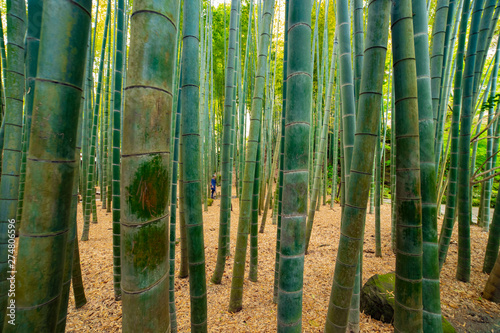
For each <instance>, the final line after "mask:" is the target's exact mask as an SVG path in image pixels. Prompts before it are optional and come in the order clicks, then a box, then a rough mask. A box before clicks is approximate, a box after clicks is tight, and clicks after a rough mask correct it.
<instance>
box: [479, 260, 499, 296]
mask: <svg viewBox="0 0 500 333" xmlns="http://www.w3.org/2000/svg"><path fill="white" fill-rule="evenodd" d="M483 297H484V299H487V300H490V301H492V302H495V303H500V256H498V257H497V260H496V263H495V266H494V267H493V269H492V270H491V274H490V277H489V278H488V281H487V282H486V285H485V286H484V291H483Z"/></svg>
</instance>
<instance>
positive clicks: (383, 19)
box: [325, 0, 391, 332]
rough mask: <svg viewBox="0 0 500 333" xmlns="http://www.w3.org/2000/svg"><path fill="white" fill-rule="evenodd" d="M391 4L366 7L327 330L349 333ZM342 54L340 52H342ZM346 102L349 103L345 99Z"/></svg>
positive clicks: (379, 1) (380, 1)
mask: <svg viewBox="0 0 500 333" xmlns="http://www.w3.org/2000/svg"><path fill="white" fill-rule="evenodd" d="M390 4H391V2H390V1H389V0H374V1H371V2H370V3H369V5H368V20H367V28H366V39H365V53H364V61H363V71H362V76H361V86H360V94H359V104H358V116H357V123H356V128H357V130H356V131H357V134H356V137H355V141H354V151H355V152H359V153H356V154H354V155H353V157H354V158H353V160H352V162H353V163H352V165H351V171H352V173H351V176H352V179H351V181H350V182H349V183H347V186H348V187H349V188H348V190H347V191H346V192H347V196H346V198H345V207H344V209H343V217H342V221H343V223H342V226H341V235H340V243H339V251H338V254H337V259H336V261H335V273H334V276H333V280H334V281H333V285H332V289H331V293H330V301H329V306H328V314H327V318H326V323H325V332H345V331H346V329H347V324H348V317H349V310H350V307H351V298H352V294H353V289H354V282H355V275H356V268H357V266H358V262H359V255H360V254H359V251H360V243H361V242H362V241H363V229H364V221H365V216H366V206H367V203H368V198H369V190H370V185H371V179H372V170H373V160H374V155H375V145H376V142H377V131H378V130H377V127H378V126H379V123H380V105H381V102H382V88H383V83H384V67H385V58H386V53H387V40H388V35H389V14H390ZM339 52H340V50H339ZM342 103H345V101H344V100H342Z"/></svg>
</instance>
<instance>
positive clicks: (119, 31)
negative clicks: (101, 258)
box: [110, 0, 126, 300]
mask: <svg viewBox="0 0 500 333" xmlns="http://www.w3.org/2000/svg"><path fill="white" fill-rule="evenodd" d="M116 5H117V6H116V11H115V13H116V25H115V50H114V56H113V61H114V66H113V78H112V82H113V85H112V87H113V91H112V93H111V101H112V102H111V103H110V104H111V105H112V108H113V112H112V115H111V123H112V126H113V129H112V135H111V141H112V159H113V160H112V165H111V176H112V180H111V192H112V202H111V203H112V205H113V211H112V216H113V289H114V292H115V299H116V300H120V299H121V295H122V289H121V251H122V250H121V245H120V243H121V225H120V216H121V208H120V207H121V202H120V192H121V189H120V173H121V159H120V145H121V122H122V85H123V74H124V73H123V69H124V65H125V50H126V44H125V43H126V30H125V11H124V7H125V6H124V0H117V2H116Z"/></svg>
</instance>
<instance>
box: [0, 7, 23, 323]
mask: <svg viewBox="0 0 500 333" xmlns="http://www.w3.org/2000/svg"><path fill="white" fill-rule="evenodd" d="M25 21H26V8H25V1H24V0H8V1H7V40H8V42H7V55H8V59H7V69H5V106H6V109H5V113H4V117H3V119H2V126H3V147H2V149H3V157H1V158H2V161H1V162H2V166H1V177H0V225H2V228H3V229H2V230H4V231H3V232H1V233H0V258H2V259H1V261H0V327H2V326H3V320H4V314H5V309H6V307H7V303H6V302H7V291H8V289H9V281H8V280H7V277H8V275H7V271H8V270H9V268H8V265H7V249H8V248H7V246H8V245H7V241H8V237H7V231H6V230H7V226H8V223H9V220H11V219H15V218H16V213H17V199H18V189H19V171H20V167H21V149H22V147H21V138H22V117H23V95H24V87H25V85H24V52H25V50H24V35H25V32H26V22H25ZM2 36H3V35H2ZM2 39H3V38H2ZM4 68H5V67H4ZM0 155H2V154H1V153H0ZM16 230H17V231H18V230H19V226H16Z"/></svg>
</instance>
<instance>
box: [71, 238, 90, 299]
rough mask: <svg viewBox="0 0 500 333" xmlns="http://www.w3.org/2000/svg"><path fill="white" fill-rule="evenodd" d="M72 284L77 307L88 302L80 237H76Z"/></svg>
mask: <svg viewBox="0 0 500 333" xmlns="http://www.w3.org/2000/svg"><path fill="white" fill-rule="evenodd" d="M71 285H72V286H73V295H74V297H75V309H79V308H81V307H82V306H84V305H85V304H87V298H86V297H85V289H84V286H83V279H82V266H81V263H80V249H79V247H78V237H76V239H75V245H74V250H73V265H72V267H71Z"/></svg>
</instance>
